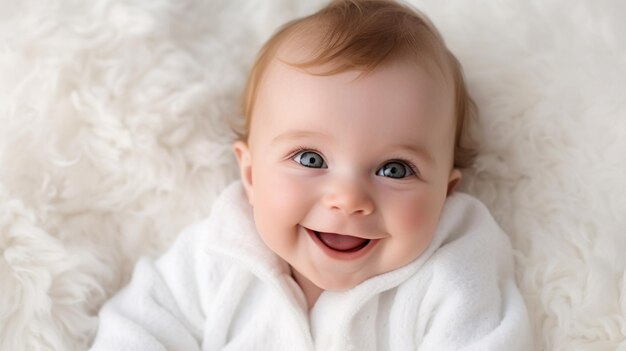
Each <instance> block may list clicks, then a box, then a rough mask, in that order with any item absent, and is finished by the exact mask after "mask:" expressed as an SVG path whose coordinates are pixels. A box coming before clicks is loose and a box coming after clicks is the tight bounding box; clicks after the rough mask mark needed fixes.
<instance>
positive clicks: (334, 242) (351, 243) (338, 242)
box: [313, 231, 370, 252]
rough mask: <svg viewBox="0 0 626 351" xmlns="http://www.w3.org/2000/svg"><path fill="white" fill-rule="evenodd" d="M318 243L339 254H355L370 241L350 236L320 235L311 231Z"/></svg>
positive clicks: (320, 233)
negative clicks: (318, 240)
mask: <svg viewBox="0 0 626 351" xmlns="http://www.w3.org/2000/svg"><path fill="white" fill-rule="evenodd" d="M313 233H314V234H315V235H316V236H317V238H318V239H320V241H321V242H322V243H323V244H324V245H326V246H328V248H330V249H331V250H335V251H339V252H357V251H359V250H361V249H362V248H364V247H365V246H367V244H369V242H370V240H368V239H363V238H357V237H355V236H350V235H340V234H334V233H322V232H316V231H313Z"/></svg>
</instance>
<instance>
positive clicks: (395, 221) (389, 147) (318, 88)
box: [235, 60, 460, 290]
mask: <svg viewBox="0 0 626 351" xmlns="http://www.w3.org/2000/svg"><path fill="white" fill-rule="evenodd" d="M358 74H359V73H358V72H354V71H351V72H345V73H340V74H336V75H331V76H314V75H310V74H307V73H305V72H303V71H301V70H298V69H296V68H294V67H291V66H289V65H286V64H284V63H282V62H280V61H277V60H274V61H273V63H271V64H270V66H269V67H268V70H267V72H266V75H265V80H264V81H263V83H262V86H261V87H260V90H259V92H258V94H259V95H258V96H257V105H256V106H255V114H254V117H253V120H252V123H251V130H250V138H249V140H248V144H247V145H246V144H244V143H242V142H239V143H236V144H235V151H236V153H237V154H238V158H239V162H240V166H241V170H242V178H243V181H244V185H245V186H246V191H247V194H248V197H249V200H250V203H251V204H252V206H253V208H254V210H253V212H254V220H255V222H256V226H257V229H258V231H259V233H260V235H261V237H262V239H263V241H264V242H265V244H266V245H267V246H268V247H269V248H270V249H272V250H273V251H274V252H276V254H278V255H279V256H280V257H282V258H283V259H284V260H285V261H287V262H288V263H289V264H290V265H291V267H292V269H293V270H295V272H294V273H295V274H297V275H298V276H301V277H305V278H306V279H308V280H309V281H310V282H312V283H313V284H315V285H316V286H318V287H319V288H322V289H325V290H344V289H348V288H351V287H354V286H355V285H357V284H359V283H361V282H363V281H364V280H366V279H368V278H370V277H373V276H375V275H378V274H381V273H385V272H389V271H392V270H395V269H397V268H399V267H402V266H403V265H406V264H407V263H409V262H411V261H412V260H414V259H415V258H416V257H418V256H419V255H420V254H421V253H422V252H423V251H424V249H425V248H426V247H427V246H428V244H429V243H430V241H431V239H432V237H433V233H434V231H435V228H436V226H437V222H438V219H439V215H440V213H441V210H442V207H443V204H444V201H445V199H446V196H447V193H448V187H449V185H451V184H453V183H455V182H456V180H458V178H459V176H460V173H459V172H458V171H457V170H453V169H452V168H451V165H452V152H453V138H454V120H453V107H452V105H453V104H452V99H453V98H452V94H451V90H452V89H451V88H450V86H449V85H446V83H445V82H444V81H443V80H442V79H436V78H435V77H433V76H431V75H430V74H428V73H426V72H425V71H422V70H419V69H417V68H416V67H413V66H408V65H403V64H393V65H386V66H384V67H380V68H377V69H376V70H375V71H374V72H372V73H370V74H369V75H366V76H364V77H361V78H359V79H356V78H357V76H358Z"/></svg>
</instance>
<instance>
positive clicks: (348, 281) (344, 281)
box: [309, 274, 374, 292]
mask: <svg viewBox="0 0 626 351" xmlns="http://www.w3.org/2000/svg"><path fill="white" fill-rule="evenodd" d="M372 276H374V274H372V275H369V276H365V277H360V278H359V277H354V276H353V277H343V276H338V277H334V278H331V277H323V278H319V279H316V278H314V279H310V278H309V279H310V280H311V282H312V283H313V284H315V285H316V286H317V287H319V288H320V289H322V290H325V291H333V292H343V291H347V290H350V289H352V288H354V287H356V286H357V285H359V284H361V283H363V282H364V281H366V280H368V279H369V278H371V277H372Z"/></svg>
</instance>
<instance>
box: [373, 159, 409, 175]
mask: <svg viewBox="0 0 626 351" xmlns="http://www.w3.org/2000/svg"><path fill="white" fill-rule="evenodd" d="M412 174H415V173H414V172H413V170H412V169H411V167H409V166H408V165H407V164H406V163H404V162H400V161H391V162H387V163H385V164H384V165H383V166H382V167H380V169H378V171H376V175H377V176H381V177H389V178H396V179H400V178H405V177H408V176H410V175H412Z"/></svg>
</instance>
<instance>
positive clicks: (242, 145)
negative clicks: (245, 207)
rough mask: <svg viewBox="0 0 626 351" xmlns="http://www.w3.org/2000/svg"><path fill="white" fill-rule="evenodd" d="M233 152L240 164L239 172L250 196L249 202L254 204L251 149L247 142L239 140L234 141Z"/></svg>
mask: <svg viewBox="0 0 626 351" xmlns="http://www.w3.org/2000/svg"><path fill="white" fill-rule="evenodd" d="M233 152H234V153H235V157H236V158H237V163H238V164H239V174H240V175H241V181H242V183H243V187H244V189H245V190H246V195H247V196H248V202H249V203H250V205H252V204H253V198H254V196H253V191H252V158H251V157H250V149H249V148H248V144H246V142H244V141H241V140H239V141H236V142H235V143H233Z"/></svg>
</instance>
